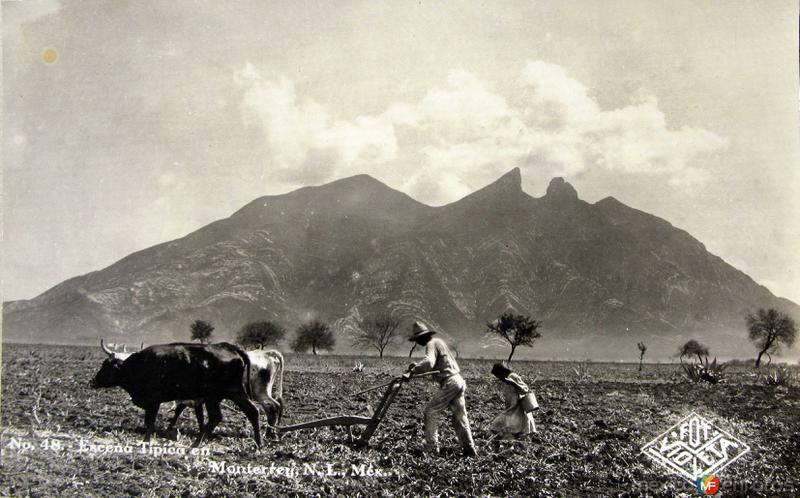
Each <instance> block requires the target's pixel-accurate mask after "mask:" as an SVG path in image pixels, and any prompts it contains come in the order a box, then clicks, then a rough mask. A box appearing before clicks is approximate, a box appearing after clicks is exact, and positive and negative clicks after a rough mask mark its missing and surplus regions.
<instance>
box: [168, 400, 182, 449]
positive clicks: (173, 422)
mask: <svg viewBox="0 0 800 498" xmlns="http://www.w3.org/2000/svg"><path fill="white" fill-rule="evenodd" d="M185 409H186V405H184V404H183V403H180V402H178V403H176V404H175V413H174V414H173V415H172V419H171V420H170V421H169V427H168V428H167V432H169V434H170V436H172V437H173V438H175V439H176V440H177V439H178V430H177V427H176V426H177V425H178V419H179V418H180V417H181V413H183V410H185Z"/></svg>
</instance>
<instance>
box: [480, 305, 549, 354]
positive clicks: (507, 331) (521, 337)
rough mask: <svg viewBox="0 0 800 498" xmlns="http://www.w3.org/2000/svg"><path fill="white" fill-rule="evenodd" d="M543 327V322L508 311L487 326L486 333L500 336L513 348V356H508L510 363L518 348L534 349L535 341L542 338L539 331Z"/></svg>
mask: <svg viewBox="0 0 800 498" xmlns="http://www.w3.org/2000/svg"><path fill="white" fill-rule="evenodd" d="M541 325H542V322H540V321H538V320H533V319H532V318H530V317H528V316H525V315H517V314H514V313H512V312H510V311H507V312H505V313H503V314H502V315H500V317H499V318H498V319H497V320H495V321H493V322H492V323H488V324H486V327H487V330H486V333H487V334H494V335H498V336H500V337H502V338H503V339H505V340H506V341H507V342H508V344H509V345H510V346H511V354H509V355H508V361H509V362H510V361H511V358H512V357H513V356H514V351H516V349H517V347H519V346H527V347H532V346H533V341H535V340H536V339H538V338H539V337H541V336H542V334H541V333H539V331H538V330H537V329H538V328H539V327H540V326H541Z"/></svg>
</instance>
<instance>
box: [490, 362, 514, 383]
mask: <svg viewBox="0 0 800 498" xmlns="http://www.w3.org/2000/svg"><path fill="white" fill-rule="evenodd" d="M510 374H511V369H510V368H508V367H507V366H505V365H503V364H502V363H495V364H494V365H493V366H492V375H494V376H495V377H497V378H498V379H500V380H506V378H507V377H508V376H509V375H510Z"/></svg>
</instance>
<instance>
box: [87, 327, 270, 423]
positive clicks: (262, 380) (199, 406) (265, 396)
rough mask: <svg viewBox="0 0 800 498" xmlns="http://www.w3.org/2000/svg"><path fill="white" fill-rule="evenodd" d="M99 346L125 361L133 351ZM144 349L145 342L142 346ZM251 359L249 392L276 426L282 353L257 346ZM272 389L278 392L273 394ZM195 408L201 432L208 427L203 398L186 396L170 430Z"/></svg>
mask: <svg viewBox="0 0 800 498" xmlns="http://www.w3.org/2000/svg"><path fill="white" fill-rule="evenodd" d="M100 347H101V348H102V349H103V351H104V352H105V353H106V354H108V355H109V356H114V357H116V358H119V359H120V360H123V361H124V360H126V359H127V358H128V357H129V356H131V355H132V354H135V353H134V352H122V353H117V352H114V351H111V350H109V349H108V348H107V347H106V346H105V345H104V344H103V341H102V340H100ZM142 348H144V344H143V345H142ZM246 353H247V356H248V357H249V358H250V395H251V397H252V400H253V401H255V402H256V403H257V404H259V405H261V408H262V409H263V410H264V413H265V414H266V416H267V426H268V427H275V426H277V425H278V424H280V422H281V417H282V416H283V367H284V364H283V354H281V352H280V351H278V350H275V349H255V350H253V351H246ZM273 388H274V390H275V395H274V396H273ZM188 407H192V408H194V413H195V416H196V417H197V425H198V426H199V427H200V432H202V431H203V427H204V426H205V422H204V418H205V417H204V416H203V400H202V399H185V400H179V401H176V402H175V414H174V415H173V416H172V419H171V420H170V422H169V429H168V430H169V432H173V433H174V432H175V426H176V425H177V423H178V418H179V417H180V416H181V414H182V413H183V411H184V410H185V409H186V408H188Z"/></svg>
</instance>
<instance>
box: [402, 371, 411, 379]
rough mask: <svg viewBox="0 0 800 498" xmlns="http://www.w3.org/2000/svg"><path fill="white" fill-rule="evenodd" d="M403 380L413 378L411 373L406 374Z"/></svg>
mask: <svg viewBox="0 0 800 498" xmlns="http://www.w3.org/2000/svg"><path fill="white" fill-rule="evenodd" d="M402 377H403V380H409V379H410V378H411V372H406V373H404V374H403V375H402Z"/></svg>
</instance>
